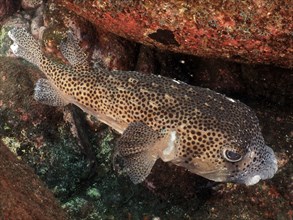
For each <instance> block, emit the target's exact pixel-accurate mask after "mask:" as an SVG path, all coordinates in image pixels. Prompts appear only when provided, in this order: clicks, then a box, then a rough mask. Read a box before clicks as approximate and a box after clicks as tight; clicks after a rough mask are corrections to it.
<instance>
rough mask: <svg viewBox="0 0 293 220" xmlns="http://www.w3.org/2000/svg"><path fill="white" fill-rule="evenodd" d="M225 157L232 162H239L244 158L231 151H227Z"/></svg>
mask: <svg viewBox="0 0 293 220" xmlns="http://www.w3.org/2000/svg"><path fill="white" fill-rule="evenodd" d="M224 157H225V159H226V160H228V161H230V162H237V161H239V160H241V158H242V156H241V155H240V154H239V153H237V152H234V151H231V150H225V151H224Z"/></svg>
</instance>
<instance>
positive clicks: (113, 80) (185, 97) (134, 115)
mask: <svg viewBox="0 0 293 220" xmlns="http://www.w3.org/2000/svg"><path fill="white" fill-rule="evenodd" d="M8 35H9V36H10V38H11V39H12V40H13V42H14V43H13V44H12V45H11V49H12V51H13V53H14V54H15V55H16V56H19V57H22V58H24V59H25V60H27V61H29V62H31V63H33V64H35V65H36V66H37V67H39V68H40V70H42V71H43V72H44V74H45V75H46V79H39V80H38V82H37V83H36V87H35V93H34V98H35V99H36V100H37V101H39V102H41V103H44V104H48V105H53V106H64V105H67V104H69V103H73V104H75V105H77V106H78V107H80V108H81V109H83V110H84V111H85V112H87V113H89V114H91V115H93V116H95V117H97V118H98V119H99V120H100V121H102V122H104V123H106V124H107V125H109V126H111V127H112V128H113V129H115V130H116V131H117V132H119V133H121V134H122V136H121V138H120V139H119V140H118V142H117V146H116V148H115V151H114V160H116V159H117V158H120V160H121V159H122V161H123V165H124V167H123V170H124V171H125V172H126V173H127V174H128V175H129V177H130V179H131V180H132V181H133V182H134V183H140V182H142V181H143V180H144V179H145V178H146V177H147V176H148V175H149V173H150V172H151V169H152V167H153V166H154V164H155V162H156V160H157V159H159V158H160V159H162V160H163V161H165V162H172V163H173V164H176V165H178V166H182V167H185V168H186V169H188V170H189V171H190V172H192V173H195V174H197V175H200V176H203V177H205V178H207V179H210V180H213V181H217V182H235V183H244V184H246V185H252V184H255V183H257V182H259V180H261V179H263V180H264V179H269V178H272V177H273V176H274V174H275V173H276V171H277V160H276V157H275V154H274V152H273V150H272V149H271V148H270V147H268V146H267V145H266V144H265V142H264V138H263V136H262V134H261V130H260V127H259V122H258V119H257V117H256V115H255V113H254V112H253V111H252V110H251V109H250V108H249V107H248V106H246V105H245V104H243V103H241V102H240V101H237V100H234V99H231V98H228V97H226V96H225V95H222V94H219V93H217V92H214V91H212V90H209V89H207V88H201V87H195V86H191V85H188V84H186V83H183V82H179V81H175V80H172V79H169V78H166V77H162V76H158V75H152V74H142V73H139V72H135V71H109V70H106V69H104V68H102V67H97V68H95V69H94V68H92V67H91V66H90V65H89V63H88V61H87V56H86V54H85V53H84V52H83V51H82V49H81V48H80V47H79V45H78V42H77V41H76V39H75V38H74V36H73V35H72V34H70V33H69V34H68V37H67V40H66V41H64V42H62V43H61V45H60V49H61V52H62V54H63V55H64V57H65V58H66V59H67V60H68V61H69V64H61V63H56V62H53V61H52V60H50V59H48V58H47V57H46V56H45V55H44V54H43V53H42V51H41V49H40V48H41V47H40V43H39V42H38V41H37V40H35V39H34V38H33V37H32V35H30V34H29V33H28V32H27V31H26V30H24V29H16V28H15V29H12V30H10V31H9V33H8Z"/></svg>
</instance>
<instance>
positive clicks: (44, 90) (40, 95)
mask: <svg viewBox="0 0 293 220" xmlns="http://www.w3.org/2000/svg"><path fill="white" fill-rule="evenodd" d="M34 98H35V100H36V101H38V102H41V103H43V104H46V105H51V106H65V105H67V104H68V102H67V101H66V100H65V99H64V98H63V97H62V96H61V95H60V94H59V92H58V91H56V89H55V88H54V87H53V86H52V85H51V83H50V82H49V80H47V79H39V80H38V81H37V83H36V86H35V92H34Z"/></svg>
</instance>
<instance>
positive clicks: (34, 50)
mask: <svg viewBox="0 0 293 220" xmlns="http://www.w3.org/2000/svg"><path fill="white" fill-rule="evenodd" d="M8 36H9V37H10V38H11V40H13V42H14V43H13V44H12V45H11V46H10V48H11V50H12V52H13V53H14V54H15V55H16V56H18V57H22V58H23V59H25V60H27V61H28V62H30V63H33V64H35V65H37V66H40V62H41V59H42V56H43V54H42V51H41V47H40V43H39V42H38V41H37V40H36V39H34V38H33V36H32V35H31V34H29V33H28V32H27V30H25V29H24V28H13V29H11V30H10V31H9V32H8Z"/></svg>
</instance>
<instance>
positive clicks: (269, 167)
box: [233, 146, 278, 186]
mask: <svg viewBox="0 0 293 220" xmlns="http://www.w3.org/2000/svg"><path fill="white" fill-rule="evenodd" d="M264 151H265V154H264V156H263V157H264V158H265V159H263V160H262V161H261V162H258V164H256V163H252V164H251V169H249V170H248V171H247V172H244V173H243V174H242V175H240V176H238V177H236V178H235V179H234V181H233V182H236V183H243V184H245V185H247V186H251V185H254V184H256V183H258V182H259V181H260V180H266V179H271V178H272V177H273V176H274V175H275V173H276V172H277V170H278V162H277V159H276V156H275V154H274V151H273V150H272V148H270V147H268V146H265V149H264Z"/></svg>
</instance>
